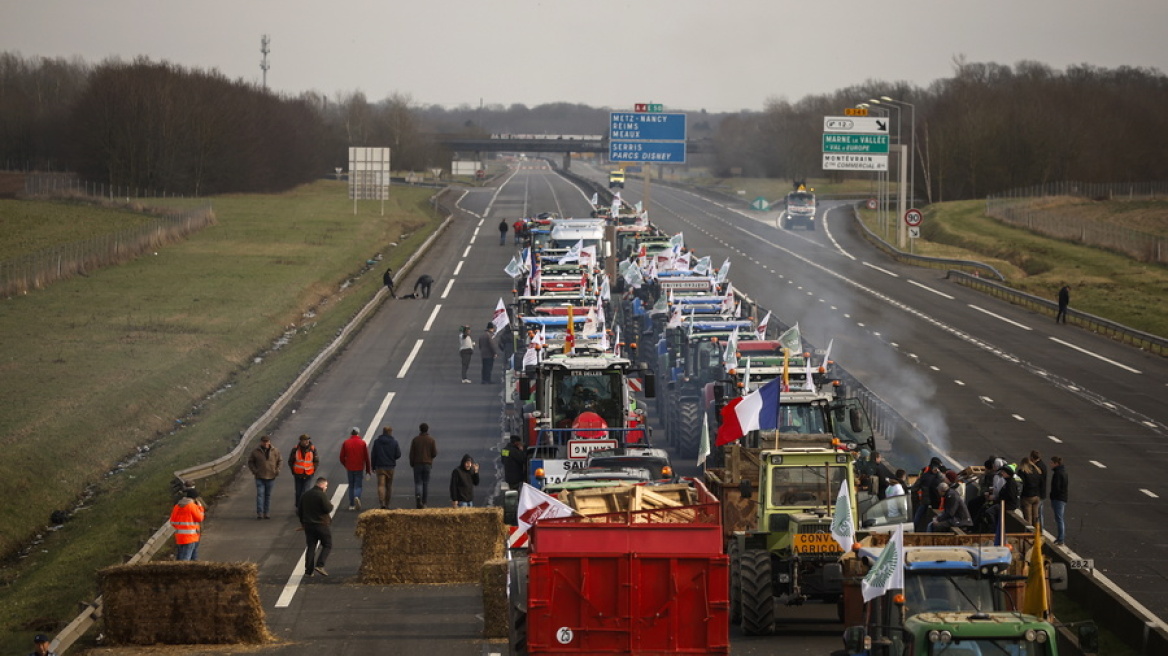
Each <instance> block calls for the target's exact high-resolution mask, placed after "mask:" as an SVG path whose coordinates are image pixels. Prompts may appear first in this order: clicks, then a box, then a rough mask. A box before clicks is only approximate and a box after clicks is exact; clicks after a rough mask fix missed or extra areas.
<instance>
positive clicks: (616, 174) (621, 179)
mask: <svg viewBox="0 0 1168 656" xmlns="http://www.w3.org/2000/svg"><path fill="white" fill-rule="evenodd" d="M608 188H609V189H624V188H625V170H624V169H614V170H612V171H609V172H608Z"/></svg>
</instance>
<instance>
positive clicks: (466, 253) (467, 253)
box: [462, 244, 470, 260]
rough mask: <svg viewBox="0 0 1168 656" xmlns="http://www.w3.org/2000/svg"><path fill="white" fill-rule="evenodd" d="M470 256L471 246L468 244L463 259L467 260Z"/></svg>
mask: <svg viewBox="0 0 1168 656" xmlns="http://www.w3.org/2000/svg"><path fill="white" fill-rule="evenodd" d="M469 254H470V244H467V245H466V248H465V249H463V251H462V258H463V259H464V260H465V259H466V256H467V255H469Z"/></svg>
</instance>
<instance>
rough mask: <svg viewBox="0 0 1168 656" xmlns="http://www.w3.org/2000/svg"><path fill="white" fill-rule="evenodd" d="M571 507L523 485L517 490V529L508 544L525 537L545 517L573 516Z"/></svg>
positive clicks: (525, 484) (573, 511)
mask: <svg viewBox="0 0 1168 656" xmlns="http://www.w3.org/2000/svg"><path fill="white" fill-rule="evenodd" d="M575 512H576V511H575V510H572V507H571V506H569V505H567V504H565V503H564V502H562V501H560V500H559V499H557V498H555V497H553V496H551V495H549V494H547V493H546V492H542V491H540V490H537V489H535V488H534V487H532V486H530V485H528V484H527V483H524V484H523V485H522V486H521V487H520V488H519V508H518V509H517V511H516V523H517V524H518V525H519V528H518V529H516V531H515V532H514V533H512V534H511V537H510V538H508V541H509V542H514V541H516V540H518V539H519V538H520V536H522V535H525V534H526V533H527V530H528V529H530V528H531V527H532V526H533V525H535V523H536V522H538V521H539V520H541V519H544V518H547V517H569V516H571V515H573V514H575Z"/></svg>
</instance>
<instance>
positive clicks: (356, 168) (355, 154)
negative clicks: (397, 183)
mask: <svg viewBox="0 0 1168 656" xmlns="http://www.w3.org/2000/svg"><path fill="white" fill-rule="evenodd" d="M389 174H390V169H389V149H388V148H365V147H355V148H350V149H349V198H350V199H351V200H386V199H388V198H389Z"/></svg>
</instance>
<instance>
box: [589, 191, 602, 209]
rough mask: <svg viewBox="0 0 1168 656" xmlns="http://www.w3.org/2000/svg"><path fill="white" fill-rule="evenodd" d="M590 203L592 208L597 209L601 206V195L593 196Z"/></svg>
mask: <svg viewBox="0 0 1168 656" xmlns="http://www.w3.org/2000/svg"><path fill="white" fill-rule="evenodd" d="M588 202H589V203H590V204H591V205H592V207H596V206H597V205H599V204H600V194H592V200H590V201H588Z"/></svg>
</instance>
